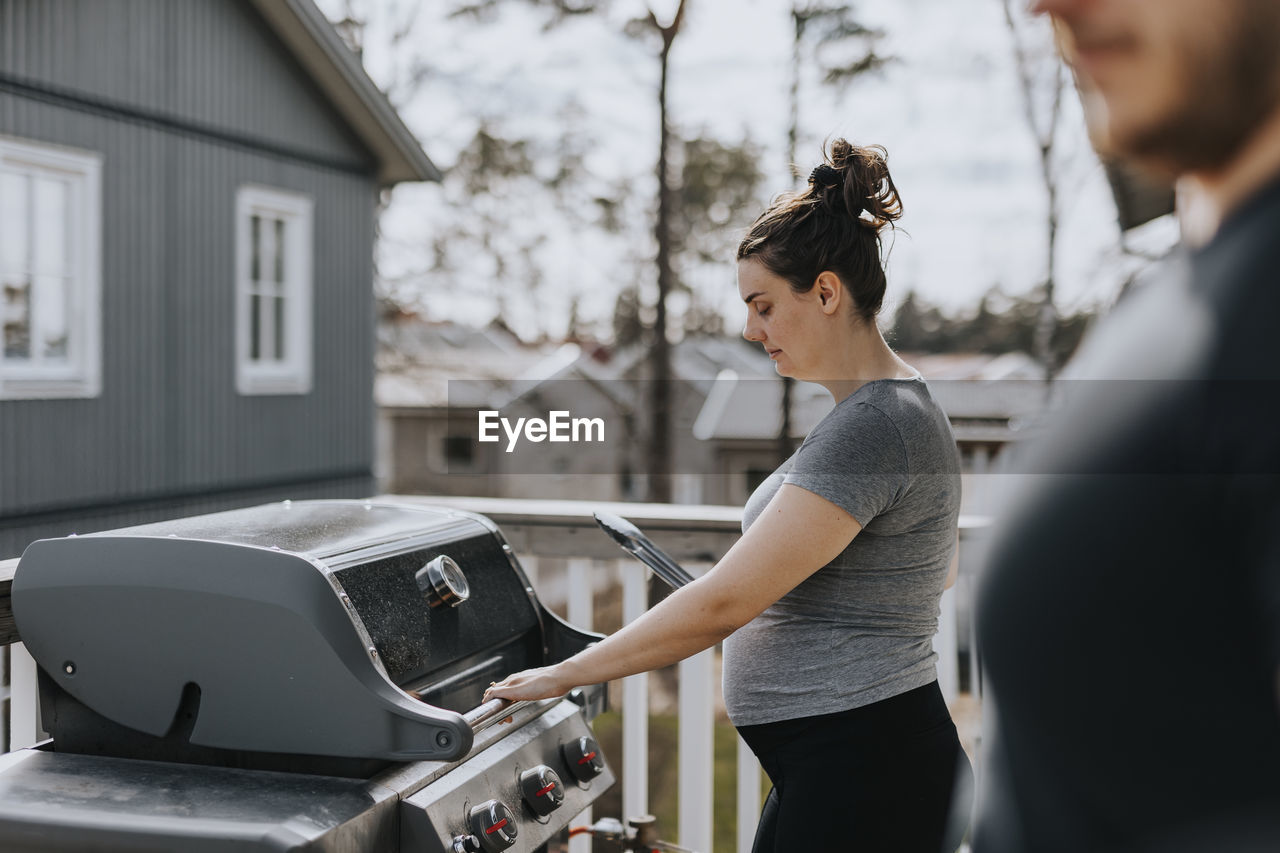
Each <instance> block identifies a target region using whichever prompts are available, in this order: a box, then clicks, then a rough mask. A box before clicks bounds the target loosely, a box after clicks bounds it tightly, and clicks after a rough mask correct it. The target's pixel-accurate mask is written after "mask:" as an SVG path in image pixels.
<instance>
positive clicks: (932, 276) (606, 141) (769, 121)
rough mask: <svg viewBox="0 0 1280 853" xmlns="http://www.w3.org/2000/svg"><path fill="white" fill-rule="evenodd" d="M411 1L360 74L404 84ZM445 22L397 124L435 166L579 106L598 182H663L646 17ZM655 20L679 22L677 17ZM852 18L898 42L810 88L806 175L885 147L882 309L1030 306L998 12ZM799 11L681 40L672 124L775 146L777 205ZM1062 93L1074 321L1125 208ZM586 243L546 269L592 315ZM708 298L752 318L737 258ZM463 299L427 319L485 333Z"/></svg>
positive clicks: (1039, 196)
mask: <svg viewBox="0 0 1280 853" xmlns="http://www.w3.org/2000/svg"><path fill="white" fill-rule="evenodd" d="M407 2H408V0H400V2H399V3H397V0H365V3H366V4H372V9H373V10H374V14H373V15H372V16H371V23H372V28H371V30H370V32H369V33H368V34H367V36H366V49H365V57H364V60H365V65H366V67H367V69H368V70H369V72H370V74H371V76H372V77H373V78H374V80H375V81H377V82H379V83H380V84H383V85H385V84H386V82H387V81H388V80H389V79H390V77H391V76H392V75H394V73H395V71H394V69H393V67H392V65H391V56H390V54H389V51H387V50H386V49H385V34H384V33H382V32H380V30H379V28H378V25H379V23H380V22H381V21H383V20H387V19H388V13H387V10H388V9H390V10H392V12H394V10H395V9H396V8H400V9H404V8H407V6H406V3H407ZM444 5H445V4H441V3H423V4H422V11H421V13H420V14H419V16H418V19H417V22H416V26H415V30H414V36H413V38H412V39H411V45H412V50H414V51H421V52H422V55H423V56H425V57H428V58H429V61H430V62H431V64H432V65H433V67H435V68H436V69H437V73H435V74H434V75H432V77H431V78H430V79H429V80H428V82H427V84H426V85H425V86H424V87H423V88H422V90H421V93H420V95H419V96H418V97H417V98H416V99H415V100H413V101H412V102H410V103H407V104H405V105H404V106H403V108H402V115H403V117H404V119H405V121H406V123H407V124H408V125H409V126H410V128H411V129H412V130H413V131H414V132H415V133H416V134H417V135H418V137H419V138H420V139H421V140H422V141H423V144H424V147H425V149H426V151H427V153H428V155H430V156H431V157H432V159H433V160H434V161H435V162H436V163H437V165H439V166H441V167H442V168H446V169H447V168H448V166H449V165H450V164H451V163H452V162H453V160H454V158H455V156H456V152H457V151H458V149H459V147H460V146H461V145H463V144H465V142H466V141H467V140H468V139H469V138H470V137H471V135H472V133H473V132H474V130H475V127H476V121H477V118H478V117H479V116H480V115H487V116H489V117H491V118H493V119H495V120H498V121H501V122H502V124H503V125H504V127H505V128H506V130H507V132H508V133H510V134H539V133H550V132H552V130H553V129H554V128H553V123H554V121H555V116H556V113H557V110H558V108H559V107H560V106H561V105H562V104H563V103H564V102H565V101H566V100H568V99H570V98H572V99H575V100H577V101H578V102H580V103H581V104H582V106H583V107H584V109H585V117H584V125H585V126H587V127H589V128H590V132H591V134H592V135H593V136H594V137H595V138H596V139H597V140H598V146H597V148H596V155H595V159H594V161H593V167H594V168H598V169H602V170H604V171H606V172H607V171H609V170H611V169H616V170H618V171H620V172H626V173H634V174H637V175H638V176H641V178H639V179H643V176H647V175H649V174H651V173H652V168H653V167H652V165H651V164H652V161H653V159H654V156H655V151H656V133H657V111H656V106H655V105H654V103H653V101H654V97H653V94H652V93H653V91H654V85H655V79H656V71H657V63H656V61H655V60H654V59H653V57H652V55H651V53H650V51H649V49H648V48H647V47H646V46H645V45H643V44H641V43H638V42H634V41H630V40H627V39H625V38H621V37H619V36H617V33H618V31H619V30H620V28H621V23H622V22H623V21H625V20H626V19H627V18H628V17H631V16H632V15H634V14H635V13H636V12H638V11H639V10H640V9H641V8H642V6H641V4H640V3H639V2H638V0H618V2H616V3H615V4H614V8H613V12H612V13H611V16H610V18H609V19H607V20H597V19H592V20H582V21H576V22H574V23H571V24H569V25H565V26H563V27H560V28H557V29H555V30H553V31H551V32H545V31H543V30H542V29H541V28H540V19H539V18H538V17H537V16H536V15H534V14H533V13H531V12H530V11H528V10H527V9H525V8H524V6H523V4H520V3H512V4H511V5H510V8H509V10H508V12H507V13H505V14H504V15H503V16H502V18H501V19H500V20H498V21H495V22H492V23H485V24H475V23H463V22H458V21H448V20H444V19H443V18H442V17H441V13H440V11H439V10H440V9H442V8H444ZM654 5H655V7H665V6H669V7H671V8H672V9H673V8H674V6H675V3H674V2H670V0H655V3H654ZM320 6H321V8H322V9H323V10H324V11H325V12H326V13H327V14H329V15H330V17H335V16H341V14H342V12H341V10H342V9H343V6H344V3H343V0H320ZM857 8H858V9H859V15H860V18H861V19H862V20H863V21H864V22H865V23H867V24H869V25H872V26H877V27H880V28H882V29H883V30H884V31H885V32H886V38H885V40H884V41H883V43H882V44H881V46H880V48H879V52H880V53H882V54H886V55H890V56H893V57H894V58H895V60H896V61H895V62H894V63H892V64H891V65H890V66H889V67H888V68H887V69H886V70H885V71H883V72H882V73H881V74H879V75H876V76H871V77H864V78H862V79H859V80H858V81H857V82H855V83H854V84H853V85H852V86H851V87H850V88H849V89H848V90H847V91H846V92H845V94H844V95H843V96H842V97H839V98H837V97H836V96H835V95H833V94H832V93H831V92H829V91H828V90H825V89H823V88H822V87H820V86H817V85H808V86H806V87H805V90H806V91H805V97H804V100H803V106H802V117H801V124H802V126H803V128H804V131H805V137H806V139H805V140H803V141H802V143H801V146H800V151H799V154H798V160H799V161H800V163H801V164H802V166H804V167H806V168H807V167H809V166H811V165H812V164H814V163H816V162H817V159H818V145H819V143H820V142H821V140H822V139H823V138H824V137H827V136H829V135H842V136H845V137H847V138H849V139H850V140H851V141H854V142H855V143H864V144H865V143H879V144H883V145H884V146H885V147H886V148H888V150H889V162H890V167H891V170H892V172H893V174H894V178H895V181H896V183H897V185H898V188H899V190H900V192H901V195H902V198H903V201H904V208H905V215H904V218H903V221H902V223H901V224H902V225H903V227H904V228H905V230H906V232H908V233H906V234H899V236H898V237H897V239H896V242H895V244H894V246H893V249H892V253H891V255H890V259H889V266H888V272H889V282H890V286H889V289H890V295H889V299H888V300H887V304H886V309H887V311H892V308H893V305H894V303H895V302H896V300H897V299H898V298H900V297H901V295H902V294H904V293H905V292H906V291H907V290H909V289H911V290H915V291H917V292H918V293H921V294H923V295H924V296H925V297H927V298H928V299H929V300H931V301H934V302H938V303H942V304H944V305H946V306H948V307H951V308H953V309H962V308H968V307H973V306H976V304H977V301H978V299H979V298H980V297H981V296H982V294H983V293H984V292H986V291H987V290H988V289H989V288H990V287H991V286H993V285H999V286H1000V287H1001V288H1003V289H1004V290H1005V291H1006V292H1009V293H1024V292H1026V291H1027V290H1029V289H1030V288H1031V287H1033V286H1034V285H1035V284H1036V283H1038V282H1039V281H1041V280H1042V279H1043V276H1044V270H1045V261H1044V245H1045V236H1044V235H1045V232H1044V224H1043V223H1044V211H1045V204H1046V202H1045V196H1044V190H1043V184H1042V182H1041V179H1040V177H1039V159H1038V156H1037V153H1036V148H1035V143H1034V141H1033V138H1032V136H1031V133H1030V131H1029V130H1028V128H1027V125H1026V120H1025V118H1024V117H1023V106H1022V102H1021V100H1020V99H1021V94H1020V91H1019V89H1018V84H1017V78H1016V76H1015V72H1014V63H1013V50H1012V43H1011V40H1010V35H1009V32H1008V29H1007V26H1006V23H1005V20H1004V17H1003V13H1002V11H1001V0H893V2H879V3H867V2H864V3H861V4H858V5H857ZM788 9H789V3H788V2H787V0H688V6H687V10H688V11H687V14H688V17H687V20H686V27H685V30H684V31H683V32H682V33H681V35H680V37H679V39H678V40H677V41H676V46H675V48H674V50H673V54H672V71H671V84H670V98H671V112H672V118H673V121H674V123H675V124H676V125H677V126H678V128H679V129H680V130H682V131H683V132H685V133H686V134H689V133H692V132H696V131H701V130H706V131H708V132H710V133H711V134H712V135H715V136H717V137H719V138H721V139H725V140H731V141H732V140H740V139H742V138H743V137H744V135H749V136H750V137H751V138H752V139H753V140H754V141H755V142H756V143H757V144H760V145H762V146H764V148H765V152H766V159H765V162H764V166H765V168H766V173H767V175H768V177H767V179H766V184H767V194H770V195H771V194H772V193H773V192H776V191H778V190H782V189H786V188H787V187H788V186H789V185H790V178H789V176H788V174H787V172H786V170H785V162H784V161H785V143H786V139H785V136H786V124H787V105H786V92H787V85H788V76H789V72H788V57H789V51H790V43H789V39H790V21H789V16H788ZM663 11H665V9H664V10H663ZM659 14H660V15H661V14H662V11H660V13H659ZM391 17H394V14H392V15H391ZM400 61H401V62H403V61H404V59H403V57H401V60H400ZM1068 95H1069V97H1067V98H1066V100H1065V102H1064V103H1065V106H1066V108H1065V111H1064V115H1063V119H1062V121H1063V125H1062V128H1061V130H1060V132H1059V137H1058V140H1059V142H1058V145H1059V148H1060V150H1061V156H1060V158H1059V168H1060V170H1061V174H1062V191H1061V192H1062V199H1061V210H1060V216H1061V231H1060V233H1059V249H1058V254H1057V261H1058V265H1059V267H1058V284H1057V286H1058V303H1059V306H1060V308H1062V309H1063V310H1068V311H1069V310H1073V309H1076V308H1079V307H1084V306H1087V305H1091V304H1102V305H1106V304H1109V303H1110V301H1111V300H1112V299H1113V298H1114V296H1115V294H1116V291H1117V288H1118V286H1119V282H1120V281H1121V279H1122V278H1123V275H1124V268H1123V267H1122V266H1121V264H1120V263H1118V262H1117V258H1118V240H1119V234H1118V231H1117V228H1116V225H1115V210H1114V205H1113V203H1112V201H1111V198H1110V194H1109V191H1108V188H1107V185H1106V182H1105V180H1104V178H1103V175H1102V169H1101V167H1100V165H1099V164H1098V163H1097V161H1096V158H1095V157H1094V156H1093V153H1092V151H1091V150H1090V149H1089V148H1088V145H1087V142H1086V140H1085V137H1084V131H1083V123H1082V120H1081V118H1080V110H1079V104H1078V101H1077V100H1076V98H1075V93H1074V91H1069V92H1068ZM438 193H439V187H435V186H405V187H402V188H400V189H398V190H397V191H396V193H395V196H394V202H393V206H392V209H391V210H390V212H389V214H388V217H387V219H386V220H385V222H384V225H385V227H386V229H387V232H388V234H390V235H391V237H392V239H393V240H395V241H396V242H397V243H398V244H399V245H402V246H403V245H412V244H413V243H414V241H415V240H421V239H425V234H424V233H423V229H424V227H429V225H428V224H424V220H425V219H429V217H424V216H423V215H422V213H421V211H423V210H424V209H427V208H429V207H430V206H431V205H432V204H433V200H435V199H438V195H436V194H438ZM1147 232H1148V233H1146V234H1145V235H1142V236H1141V238H1140V239H1141V240H1143V241H1145V242H1146V243H1147V244H1148V245H1149V246H1150V247H1152V248H1160V247H1162V246H1163V245H1164V244H1166V243H1168V242H1169V241H1170V240H1171V239H1172V237H1173V233H1172V227H1171V226H1170V225H1169V224H1168V223H1164V224H1157V225H1156V227H1155V228H1151V229H1147ZM577 237H578V235H563V236H562V238H561V239H559V240H555V239H553V240H552V241H551V245H552V249H551V251H553V252H554V253H556V254H555V257H554V259H553V260H551V261H550V262H549V263H550V265H552V266H556V265H559V267H560V269H562V270H563V273H562V274H559V275H556V274H553V275H552V278H553V280H563V281H564V282H566V285H565V287H566V288H576V289H578V290H579V291H581V292H585V293H586V294H587V296H588V298H587V299H586V300H585V302H584V305H583V308H584V310H585V311H586V313H588V314H589V315H592V314H600V313H602V312H603V313H604V314H607V312H608V310H609V308H610V307H611V305H612V299H613V293H612V291H611V289H610V287H608V286H604V285H602V286H601V287H600V288H599V289H598V292H594V293H593V292H592V288H591V287H589V286H585V287H584V284H583V282H589V281H592V280H599V281H602V282H604V281H611V280H612V279H610V276H609V270H608V267H610V266H611V265H614V264H616V261H614V260H612V259H611V258H610V257H609V255H608V252H607V251H604V250H601V251H599V252H594V253H593V252H592V251H584V249H583V246H582V241H581V240H580V239H577ZM557 245H558V246H559V248H558V249H557V248H555V247H556V246H557ZM643 248H644V247H638V250H640V249H643ZM396 260H397V259H396V258H395V257H393V258H391V259H390V261H389V265H390V266H392V267H394V266H395V263H396ZM593 265H598V266H599V267H600V269H598V270H593V269H592V266H593ZM699 286H700V287H706V288H710V289H712V290H714V291H715V292H716V293H717V294H722V296H721V302H720V304H722V305H724V306H725V310H726V311H728V312H731V316H733V313H732V312H740V308H738V307H736V306H735V302H736V293H735V291H734V288H733V264H732V260H731V259H728V258H727V259H726V261H725V263H724V265H723V268H722V269H719V270H714V271H712V272H710V273H708V280H707V281H706V282H700V283H699ZM552 290H553V291H554V288H552ZM460 294H461V290H460V291H459V292H456V293H455V294H454V295H453V296H451V297H450V298H449V300H448V301H447V302H445V301H443V300H442V299H440V298H437V299H435V300H434V302H433V303H432V304H431V306H430V308H431V313H432V314H433V315H434V316H441V317H443V316H450V317H453V318H455V319H456V318H462V319H476V320H483V319H486V317H485V314H486V312H489V313H491V312H492V308H491V307H487V303H486V302H484V301H479V302H474V301H468V300H467V299H466V298H465V297H464V296H462V295H460ZM556 299H557V297H556V296H555V294H554V293H552V295H551V296H549V297H544V302H543V303H541V304H540V305H539V306H538V307H537V310H548V309H549V308H550V309H551V310H554V309H555V306H556ZM546 300H550V301H549V303H548V302H547V301H546ZM564 301H567V295H566V296H564ZM517 325H518V323H517Z"/></svg>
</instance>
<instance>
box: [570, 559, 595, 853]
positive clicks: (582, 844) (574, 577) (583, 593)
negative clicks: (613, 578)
mask: <svg viewBox="0 0 1280 853" xmlns="http://www.w3.org/2000/svg"><path fill="white" fill-rule="evenodd" d="M593 569H594V564H593V561H592V560H590V559H586V558H583V557H574V558H572V559H571V560H569V569H568V571H567V573H566V574H567V577H566V579H565V581H566V584H567V586H568V589H567V590H566V591H565V592H566V596H567V597H568V605H567V611H566V615H567V616H568V617H569V622H570V623H572V624H574V625H577V626H578V627H579V628H582V629H584V630H587V631H590V630H591V626H592V625H593V624H594V622H595V583H594V580H595V578H594V577H592V571H593ZM594 820H595V816H594V813H593V811H592V809H590V808H587V809H585V810H584V811H583V812H582V813H581V814H579V815H578V816H577V817H576V818H574V819H573V820H572V821H570V826H572V825H575V824H576V825H579V826H581V825H583V824H590V823H592V822H593V821H594ZM569 853H591V836H590V835H588V834H585V833H584V834H582V835H578V836H576V837H574V838H570V839H569Z"/></svg>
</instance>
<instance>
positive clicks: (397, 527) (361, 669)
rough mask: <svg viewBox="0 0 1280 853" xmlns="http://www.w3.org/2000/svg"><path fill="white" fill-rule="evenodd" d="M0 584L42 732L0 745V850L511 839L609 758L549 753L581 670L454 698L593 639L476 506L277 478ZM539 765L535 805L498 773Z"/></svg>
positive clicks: (54, 545)
mask: <svg viewBox="0 0 1280 853" xmlns="http://www.w3.org/2000/svg"><path fill="white" fill-rule="evenodd" d="M13 603H14V615H15V619H16V620H17V622H18V628H19V632H20V634H21V636H22V638H23V641H24V642H25V643H26V644H27V646H28V648H29V649H30V650H31V652H32V654H33V656H34V657H35V658H36V660H37V662H38V663H39V665H40V669H41V673H40V680H41V713H42V718H43V725H44V727H45V728H46V729H47V730H48V731H49V732H50V733H51V735H52V742H51V744H46V745H44V747H43V748H41V749H37V750H27V751H24V752H22V753H17V754H14V755H12V756H7V757H5V758H3V759H0V849H3V850H6V851H9V850H15V851H16V850H30V851H37V850H39V851H52V850H59V851H62V850H65V851H71V850H77V851H79V850H90V849H103V850H113V851H116V850H170V849H171V850H182V851H203V850H233V849H234V850H334V851H338V850H342V851H381V850H387V851H395V850H415V851H416V850H441V851H452V850H454V849H455V845H461V846H460V847H459V848H458V849H466V847H467V845H473V846H477V847H478V848H479V849H483V850H502V849H510V850H515V851H533V850H538V849H540V848H541V846H542V845H543V844H545V843H546V841H547V840H548V839H549V838H551V837H552V835H554V834H555V833H556V832H557V831H558V830H560V829H561V828H562V827H563V826H564V825H565V824H566V823H567V821H568V820H569V819H570V818H571V817H572V816H573V815H575V814H577V813H578V812H579V811H581V810H582V809H583V808H585V807H586V806H587V805H589V804H590V803H591V802H592V801H593V800H594V799H595V798H596V797H598V796H599V795H600V794H601V793H603V792H604V790H606V789H607V788H608V787H609V786H610V785H611V784H612V782H613V775H612V773H611V771H610V770H609V769H608V767H607V765H606V764H604V763H603V762H602V760H601V761H598V762H597V763H598V764H599V768H598V771H597V772H598V775H594V776H592V775H591V774H590V773H588V774H587V776H588V778H585V779H584V780H583V781H581V782H579V781H577V780H576V779H575V778H574V776H573V771H574V770H575V769H578V768H575V767H574V766H572V765H570V764H569V763H568V760H569V759H567V758H566V754H567V753H566V749H567V748H568V747H570V746H573V745H575V744H578V743H579V742H580V741H581V739H582V738H590V729H589V727H588V725H587V719H588V717H590V716H592V715H593V714H594V713H595V712H596V711H598V710H599V709H600V707H601V706H602V703H603V689H602V688H600V687H596V688H592V689H588V690H586V691H582V692H580V693H579V694H578V695H576V696H575V699H576V700H577V701H576V702H575V701H571V700H569V699H564V700H556V701H548V702H540V703H531V704H528V705H525V706H521V707H513V708H511V709H506V708H502V709H501V710H499V708H498V707H497V706H490V707H479V708H477V706H479V705H480V702H481V697H482V694H483V691H484V688H485V686H487V685H488V684H489V683H490V681H492V680H494V679H496V678H499V677H501V676H502V675H505V674H506V673H508V672H511V671H514V670H518V669H522V668H525V667H529V666H536V665H541V664H543V663H547V662H552V661H555V660H560V659H563V658H564V657H567V656H568V655H570V654H572V653H574V652H575V651H577V650H579V649H581V648H583V647H584V646H585V645H586V644H588V643H590V642H592V641H594V640H596V639H598V635H594V634H589V633H585V632H581V631H577V630H576V629H574V628H572V627H571V626H569V625H567V624H565V623H563V622H562V621H561V620H559V619H558V618H557V617H556V616H555V615H554V614H551V613H550V612H549V611H547V610H546V609H545V608H544V607H542V606H541V604H540V603H539V602H538V600H537V598H536V596H535V594H534V592H533V589H532V588H531V587H530V585H529V583H528V580H527V579H526V578H525V576H524V573H523V572H522V571H521V569H520V567H519V565H518V563H517V562H516V560H515V558H514V556H513V555H512V553H511V550H510V548H509V547H508V546H507V545H506V542H505V541H504V539H503V537H502V535H501V533H500V531H498V530H497V528H496V527H495V526H494V525H493V524H492V523H490V522H488V520H487V519H484V518H483V517H481V516H477V515H473V514H469V513H460V512H453V511H447V510H437V509H429V508H422V507H417V506H413V507H409V506H399V505H390V504H375V503H365V502H349V501H332V502H299V503H284V504H273V505H270V506H265V507H256V508H253V509H249V510H237V511H234V512H229V513H217V514H214V515H208V516H200V517H196V518H191V519H183V520H179V521H174V522H165V523H161V524H154V525H146V526H142V527H135V528H129V529H125V530H118V531H111V532H108V533H104V534H93V535H88V536H81V537H69V538H66V539H57V540H44V541H42V542H37V543H34V544H33V545H32V546H31V547H30V548H29V549H28V550H27V552H26V553H25V554H24V555H23V558H22V561H21V562H20V563H19V566H18V571H17V574H16V575H15V578H14V588H13ZM597 751H598V750H597ZM588 770H596V768H594V767H592V768H588ZM533 771H536V773H534V772H533ZM547 772H549V773H550V774H551V775H550V776H549V777H546V778H552V779H554V778H556V777H557V776H560V777H563V782H564V784H563V785H561V786H560V787H559V788H556V789H555V790H548V792H547V793H546V794H545V797H550V798H556V797H558V798H559V801H558V802H557V806H558V807H556V808H553V809H551V810H550V811H549V813H548V814H546V815H543V814H540V813H539V809H541V808H543V807H544V806H546V805H547V803H548V802H549V799H546V798H544V799H537V800H534V801H533V805H532V806H531V805H529V797H531V796H534V794H531V793H529V791H527V790H525V789H524V788H522V786H521V779H522V777H524V776H531V775H537V773H541V774H543V776H545V774H546V773H547ZM543 776H539V777H538V778H540V779H541V778H543ZM542 787H543V788H546V786H545V785H544V786H542ZM530 790H532V789H530ZM553 795H554V796H553ZM493 803H497V804H498V805H493ZM482 806H483V807H485V808H481V807H482ZM499 806H500V807H501V808H499ZM486 809H487V810H486ZM502 809H506V811H502ZM486 821H488V823H486ZM493 823H500V824H502V825H501V826H500V827H498V829H493V828H492V826H491V824H493ZM508 842H510V843H508Z"/></svg>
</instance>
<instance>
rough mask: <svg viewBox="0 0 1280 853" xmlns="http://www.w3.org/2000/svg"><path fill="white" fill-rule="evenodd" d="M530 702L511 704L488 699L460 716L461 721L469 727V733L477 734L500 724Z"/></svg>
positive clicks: (502, 700)
mask: <svg viewBox="0 0 1280 853" xmlns="http://www.w3.org/2000/svg"><path fill="white" fill-rule="evenodd" d="M531 704H532V703H531V702H528V701H525V700H521V701H519V702H512V701H510V700H508V699H490V700H489V701H488V702H484V703H482V704H480V705H477V706H475V707H474V708H472V709H471V710H470V711H467V712H466V713H465V714H463V715H462V719H463V720H464V721H465V722H466V724H467V725H469V726H470V727H471V731H472V732H473V733H475V734H479V733H480V732H482V731H484V730H485V729H487V728H489V726H492V725H493V724H494V723H498V722H501V721H503V720H505V719H506V718H507V717H510V716H511V715H512V714H514V713H515V712H516V711H519V710H520V709H521V708H523V707H525V706H526V705H531Z"/></svg>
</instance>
